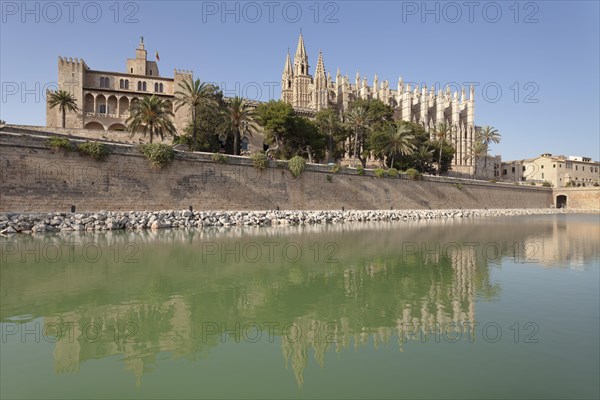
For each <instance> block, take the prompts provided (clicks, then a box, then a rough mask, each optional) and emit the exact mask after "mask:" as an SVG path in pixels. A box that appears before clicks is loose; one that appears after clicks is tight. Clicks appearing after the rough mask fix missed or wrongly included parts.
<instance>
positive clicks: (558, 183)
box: [501, 153, 600, 187]
mask: <svg viewBox="0 0 600 400" xmlns="http://www.w3.org/2000/svg"><path fill="white" fill-rule="evenodd" d="M599 169H600V162H598V161H592V159H591V158H589V157H579V156H569V157H565V156H553V155H552V154H550V153H544V154H542V155H540V156H539V157H534V158H528V159H525V160H516V161H506V162H503V163H502V175H501V179H503V180H508V181H513V182H534V183H543V182H550V183H551V184H552V186H554V187H565V186H567V184H569V182H571V183H570V185H575V186H577V185H582V186H593V185H594V184H600V172H599Z"/></svg>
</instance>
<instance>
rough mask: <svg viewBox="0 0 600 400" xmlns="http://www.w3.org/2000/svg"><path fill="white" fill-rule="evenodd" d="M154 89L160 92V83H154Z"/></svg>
mask: <svg viewBox="0 0 600 400" xmlns="http://www.w3.org/2000/svg"><path fill="white" fill-rule="evenodd" d="M154 91H155V92H158V83H154Z"/></svg>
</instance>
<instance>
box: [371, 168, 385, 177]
mask: <svg viewBox="0 0 600 400" xmlns="http://www.w3.org/2000/svg"><path fill="white" fill-rule="evenodd" d="M373 172H374V173H375V176H376V177H378V178H383V177H384V176H385V169H383V168H375V171H373Z"/></svg>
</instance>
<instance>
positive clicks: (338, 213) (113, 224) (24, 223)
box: [0, 208, 578, 235]
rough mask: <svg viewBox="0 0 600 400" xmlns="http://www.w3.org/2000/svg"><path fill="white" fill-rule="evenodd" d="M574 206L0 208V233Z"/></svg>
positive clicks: (449, 215) (399, 217) (404, 217)
mask: <svg viewBox="0 0 600 400" xmlns="http://www.w3.org/2000/svg"><path fill="white" fill-rule="evenodd" d="M565 212H578V211H577V210H568V211H567V210H558V209H553V208H546V209H489V210H347V211H342V210H328V211H283V210H282V211H279V210H276V211H275V210H269V211H189V210H184V211H175V210H164V211H129V212H121V211H99V212H94V213H60V212H51V213H6V212H5V213H0V234H3V235H9V234H15V233H41V232H60V231H104V230H116V229H133V230H138V229H165V228H201V227H223V226H224V227H227V226H271V225H312V224H335V223H352V222H372V221H390V222H391V221H415V220H431V219H461V218H462V219H464V218H480V217H503V216H519V215H535V214H559V213H565Z"/></svg>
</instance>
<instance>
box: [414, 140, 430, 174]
mask: <svg viewBox="0 0 600 400" xmlns="http://www.w3.org/2000/svg"><path fill="white" fill-rule="evenodd" d="M414 154H415V156H416V159H417V160H416V163H417V166H418V167H419V172H425V165H426V164H428V163H430V162H431V160H432V159H433V149H429V148H427V146H426V145H421V146H420V147H419V148H418V149H417V150H416V151H415V153H414Z"/></svg>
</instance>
